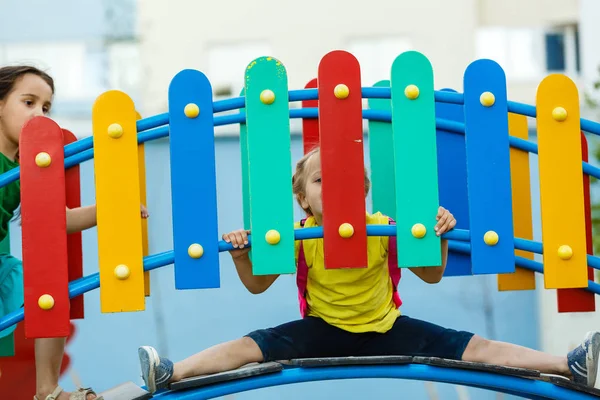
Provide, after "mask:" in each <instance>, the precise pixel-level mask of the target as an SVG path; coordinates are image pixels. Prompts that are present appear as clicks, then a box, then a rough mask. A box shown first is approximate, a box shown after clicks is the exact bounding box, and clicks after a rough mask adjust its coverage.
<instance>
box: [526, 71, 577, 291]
mask: <svg viewBox="0 0 600 400" xmlns="http://www.w3.org/2000/svg"><path fill="white" fill-rule="evenodd" d="M536 104H537V128H538V152H539V170H540V204H541V212H542V238H543V244H544V285H545V287H546V288H547V289H558V288H560V289H564V288H581V287H587V285H588V278H587V259H586V237H585V217H584V215H585V213H584V201H583V179H581V177H582V173H583V172H582V166H581V134H580V121H579V96H578V91H577V87H576V86H575V84H574V83H573V81H571V80H570V79H569V78H567V77H566V76H564V75H559V74H553V75H549V76H548V77H546V78H545V79H544V80H543V81H542V83H541V84H540V86H539V88H538V91H537V99H536ZM561 111H562V112H561ZM561 116H562V117H563V118H560V117H561ZM565 117H566V118H565ZM561 246H563V247H562V248H565V247H564V246H568V249H571V250H572V256H571V257H570V258H569V257H568V256H567V257H564V258H561V256H560V254H561V252H560V251H559V249H561ZM565 253H566V254H568V253H569V251H567V252H565ZM565 253H563V254H565Z"/></svg>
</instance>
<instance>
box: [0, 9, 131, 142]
mask: <svg viewBox="0 0 600 400" xmlns="http://www.w3.org/2000/svg"><path fill="white" fill-rule="evenodd" d="M0 16H1V17H2V23H1V24H0V65H7V64H15V63H30V64H33V65H35V66H37V67H39V68H42V69H44V70H46V71H48V72H49V73H50V74H51V75H52V76H53V78H54V80H55V83H56V98H55V104H54V106H53V110H52V116H53V118H55V119H56V120H57V121H58V122H59V123H61V124H63V125H65V126H69V127H70V128H71V129H72V130H73V132H77V135H78V136H89V135H90V134H91V125H90V118H91V113H92V104H93V102H94V100H95V99H96V97H97V96H98V95H99V94H100V93H102V92H104V91H106V90H109V89H120V90H124V91H125V92H127V93H129V94H130V95H131V96H132V97H133V98H134V99H136V100H137V99H138V98H139V87H140V83H141V79H142V77H141V74H140V70H141V68H140V60H139V46H138V42H137V30H136V27H137V24H136V17H137V3H136V1H135V0H101V1H96V0H60V1H52V2H49V1H45V0H31V1H27V2H18V1H14V0H0Z"/></svg>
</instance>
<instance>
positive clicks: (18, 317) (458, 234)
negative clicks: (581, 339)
mask: <svg viewBox="0 0 600 400" xmlns="http://www.w3.org/2000/svg"><path fill="white" fill-rule="evenodd" d="M367 235H368V236H396V227H395V226H394V225H367ZM322 237H323V227H312V228H302V229H295V231H294V238H295V240H305V239H315V238H322ZM442 238H444V239H448V240H449V244H448V249H449V251H454V252H458V253H464V254H470V253H471V246H470V244H469V243H468V242H469V240H470V234H469V231H467V230H464V229H454V230H452V231H450V232H447V233H445V234H443V235H442ZM248 246H252V235H249V236H248ZM515 248H516V249H518V250H525V251H529V252H532V253H537V254H543V246H542V244H541V243H539V242H534V241H531V240H526V239H520V238H515ZM229 250H233V246H232V245H231V244H230V243H226V242H225V241H223V240H220V241H219V252H223V251H229ZM587 257H588V265H589V266H591V267H593V268H596V269H600V258H598V257H595V256H591V255H588V256H587ZM173 261H174V255H173V251H172V250H171V251H165V252H163V253H159V254H154V255H151V256H146V257H144V270H145V271H151V270H153V269H157V268H160V267H164V266H166V265H170V264H173ZM515 261H516V265H517V266H519V267H522V268H526V269H529V270H532V271H535V272H539V273H543V265H542V264H541V263H539V262H537V261H533V260H529V259H526V258H523V257H518V256H517V257H515ZM99 287H100V275H99V273H97V272H96V273H94V274H91V275H88V276H85V277H83V278H79V279H77V280H75V281H73V282H70V283H69V297H70V298H73V297H77V296H80V295H82V294H84V293H86V292H89V291H91V290H94V289H97V288H99ZM586 290H588V291H590V292H592V293H595V294H598V295H600V284H598V283H596V282H594V281H588V287H587V288H586ZM23 318H24V310H23V308H21V309H19V310H16V311H14V312H12V313H10V314H7V315H5V316H4V317H3V318H2V319H0V331H2V330H4V329H6V328H8V327H10V326H12V325H14V324H16V323H19V322H21V321H22V320H23Z"/></svg>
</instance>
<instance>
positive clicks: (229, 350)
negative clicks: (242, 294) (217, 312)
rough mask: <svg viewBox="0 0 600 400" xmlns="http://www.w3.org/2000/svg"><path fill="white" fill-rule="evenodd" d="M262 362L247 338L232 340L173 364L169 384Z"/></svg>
mask: <svg viewBox="0 0 600 400" xmlns="http://www.w3.org/2000/svg"><path fill="white" fill-rule="evenodd" d="M261 361H263V356H262V352H261V351H260V348H259V347H258V345H257V344H256V342H255V341H254V340H252V339H250V338H248V337H243V338H241V339H236V340H232V341H230V342H225V343H221V344H218V345H216V346H213V347H210V348H208V349H206V350H203V351H201V352H200V353H196V354H194V355H193V356H191V357H188V358H186V359H185V360H183V361H180V362H178V363H175V365H174V372H173V377H172V378H171V382H176V381H179V380H181V379H184V378H188V377H191V376H198V375H206V374H214V373H217V372H223V371H230V370H233V369H236V368H239V367H241V366H243V365H246V364H249V363H253V362H261Z"/></svg>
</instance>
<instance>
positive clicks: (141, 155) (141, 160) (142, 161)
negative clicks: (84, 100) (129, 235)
mask: <svg viewBox="0 0 600 400" xmlns="http://www.w3.org/2000/svg"><path fill="white" fill-rule="evenodd" d="M135 114H136V117H137V119H138V120H140V119H142V116H141V115H140V113H138V112H136V113H135ZM138 164H139V169H140V201H141V202H142V204H143V205H144V206H148V203H147V202H146V152H145V151H144V144H143V143H142V144H140V145H138ZM142 254H143V255H144V256H147V255H148V220H147V219H143V218H142ZM144 294H145V295H146V297H148V296H150V271H144Z"/></svg>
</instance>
